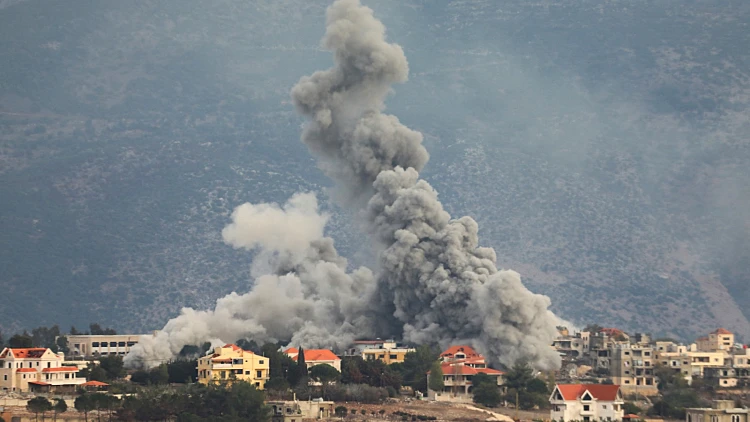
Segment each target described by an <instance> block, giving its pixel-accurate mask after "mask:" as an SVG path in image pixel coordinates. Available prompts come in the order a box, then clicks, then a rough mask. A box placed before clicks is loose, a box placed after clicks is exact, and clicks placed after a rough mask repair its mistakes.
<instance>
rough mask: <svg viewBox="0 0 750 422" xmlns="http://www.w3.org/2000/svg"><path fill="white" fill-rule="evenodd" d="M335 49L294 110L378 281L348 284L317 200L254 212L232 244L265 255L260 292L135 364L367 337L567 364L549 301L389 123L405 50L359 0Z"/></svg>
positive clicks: (301, 198)
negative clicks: (456, 213)
mask: <svg viewBox="0 0 750 422" xmlns="http://www.w3.org/2000/svg"><path fill="white" fill-rule="evenodd" d="M323 45H324V47H325V48H327V49H329V50H331V51H333V52H334V62H335V65H334V67H333V68H331V69H328V70H325V71H320V72H316V73H314V74H313V75H312V76H309V77H303V78H302V79H301V80H300V81H299V83H298V84H297V85H296V86H295V87H294V88H293V89H292V98H293V100H294V103H295V105H296V107H297V109H298V110H299V111H300V112H301V113H302V114H303V115H305V116H307V117H309V118H310V122H309V123H308V125H307V126H306V128H305V130H304V133H303V135H302V140H303V142H304V143H305V144H306V145H307V146H308V148H309V149H310V151H311V152H312V153H313V154H314V155H315V156H316V158H317V159H318V162H319V165H320V167H321V169H322V170H323V171H324V172H325V173H326V174H327V175H328V176H329V177H331V178H332V179H333V180H334V181H335V182H336V187H337V189H336V191H335V196H336V199H338V200H339V202H340V203H341V204H342V205H344V206H346V207H350V208H352V209H353V210H354V212H355V214H356V215H357V216H358V217H359V218H360V219H361V220H362V222H363V225H364V227H365V229H366V230H367V231H368V232H369V233H368V234H370V235H371V237H372V239H373V247H374V248H375V252H377V254H378V256H379V264H380V265H379V268H378V269H377V271H376V273H377V275H376V276H373V274H372V272H370V271H369V270H367V269H364V268H360V269H358V270H356V271H354V272H352V273H347V272H346V261H345V260H344V259H343V258H341V257H339V256H338V254H337V253H336V251H335V249H334V248H333V242H332V240H331V239H329V238H325V237H323V226H324V225H325V222H326V216H323V215H320V214H319V213H318V211H317V204H316V203H315V202H314V197H312V196H310V195H309V194H308V195H297V196H295V197H293V198H292V199H291V200H290V202H289V203H288V204H287V205H286V206H285V207H284V208H283V209H281V208H279V207H277V206H273V205H267V204H263V205H255V206H254V205H250V204H245V205H243V206H241V207H239V208H237V210H235V213H234V215H233V224H231V225H230V226H228V227H227V228H226V229H225V230H224V232H223V235H224V239H225V241H227V242H228V243H230V244H232V245H234V246H235V247H244V248H248V249H254V248H255V249H258V250H259V251H260V252H259V253H258V255H257V256H256V259H255V262H254V264H253V268H254V276H256V277H257V278H256V282H255V285H254V286H253V288H252V290H251V291H250V292H249V293H247V294H245V295H241V296H240V295H237V294H232V295H229V296H227V297H225V298H223V299H220V300H219V301H217V306H216V309H215V310H214V311H210V312H196V311H193V310H191V309H185V310H183V312H182V314H181V315H180V316H178V317H177V318H175V319H173V320H171V321H169V323H168V324H167V325H166V326H165V327H164V329H163V330H162V331H161V332H159V334H158V335H157V336H156V337H155V338H154V339H153V340H152V341H148V342H142V343H141V344H140V345H139V346H137V348H136V349H135V350H134V351H132V352H131V354H130V355H128V358H127V359H128V362H127V363H128V364H129V365H131V366H136V365H139V364H140V365H145V366H151V365H154V364H156V363H158V361H159V360H160V359H165V358H169V357H171V356H173V355H174V354H176V353H177V352H179V350H180V349H181V348H182V347H183V346H184V345H186V344H199V343H202V342H205V341H210V340H215V341H219V340H221V341H234V340H235V339H237V338H242V337H249V338H253V339H255V340H256V341H257V342H263V341H267V340H271V341H273V340H278V339H289V338H291V339H292V344H295V345H301V346H304V347H318V346H319V347H340V346H343V345H345V344H346V343H348V342H349V341H351V340H352V339H353V337H354V336H355V335H356V336H368V335H378V336H381V337H382V336H396V337H401V338H403V339H404V340H405V341H408V342H413V343H438V344H439V345H440V346H443V347H445V346H447V345H449V344H451V343H458V342H461V343H469V344H472V345H474V346H475V347H477V348H478V349H479V350H480V351H481V352H483V353H485V354H486V355H487V356H488V358H489V359H490V360H491V361H493V362H500V363H505V364H511V363H513V362H515V361H516V360H518V359H525V360H528V361H529V362H530V363H532V364H533V365H534V366H536V367H537V368H539V369H550V368H555V367H557V366H559V363H560V359H559V356H558V355H557V354H556V353H555V351H554V350H553V349H552V348H551V347H550V344H551V342H552V340H553V338H554V336H555V334H556V330H555V317H554V315H552V313H551V312H550V311H548V307H549V304H550V302H549V299H548V298H547V297H546V296H541V295H536V294H533V293H531V292H530V291H528V290H527V289H526V288H525V287H524V286H523V285H522V284H521V280H520V277H519V275H518V274H517V273H516V272H513V271H498V269H497V268H496V266H495V261H496V257H495V251H494V250H493V249H491V248H482V247H479V239H478V226H477V223H476V222H475V221H474V220H473V219H472V218H470V217H462V218H459V219H455V220H454V219H451V217H450V215H449V214H448V213H447V212H446V211H445V210H443V207H442V205H441V203H440V201H438V198H437V192H435V190H434V189H433V188H432V187H431V186H430V185H429V184H428V183H427V182H426V181H424V180H421V179H420V178H419V171H420V170H421V169H422V168H423V167H424V165H425V164H426V163H427V160H428V157H429V156H428V154H427V151H426V150H425V149H424V147H423V146H422V135H421V134H420V133H419V132H416V131H413V130H411V129H409V128H407V127H406V126H404V125H402V124H401V123H400V122H399V120H398V119H397V118H396V117H394V116H390V115H386V114H383V113H382V111H383V109H384V100H385V97H386V96H387V95H388V93H389V92H390V89H391V85H392V84H394V83H399V82H404V81H406V79H407V76H408V64H407V61H406V57H405V56H404V52H403V50H402V49H401V48H400V47H399V46H398V45H395V44H389V43H387V42H386V41H385V28H384V26H383V25H382V23H381V22H379V21H378V20H377V19H375V18H374V17H373V15H372V10H370V9H369V8H366V7H363V6H361V5H360V4H359V1H358V0H338V1H336V2H335V3H334V4H333V5H332V6H331V7H330V8H329V9H328V15H327V30H326V35H325V37H324V39H323ZM261 228H262V229H261ZM260 274H265V275H260ZM150 362H155V363H150Z"/></svg>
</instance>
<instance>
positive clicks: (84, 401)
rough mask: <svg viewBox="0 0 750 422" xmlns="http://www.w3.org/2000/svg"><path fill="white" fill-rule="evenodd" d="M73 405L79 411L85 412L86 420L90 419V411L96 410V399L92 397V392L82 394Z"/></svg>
mask: <svg viewBox="0 0 750 422" xmlns="http://www.w3.org/2000/svg"><path fill="white" fill-rule="evenodd" d="M73 406H74V407H75V408H76V410H77V411H79V412H81V413H83V418H84V420H86V421H88V420H89V412H91V411H92V410H94V406H95V404H94V401H93V400H92V399H91V395H90V394H81V395H80V396H78V397H76V401H75V402H74V403H73Z"/></svg>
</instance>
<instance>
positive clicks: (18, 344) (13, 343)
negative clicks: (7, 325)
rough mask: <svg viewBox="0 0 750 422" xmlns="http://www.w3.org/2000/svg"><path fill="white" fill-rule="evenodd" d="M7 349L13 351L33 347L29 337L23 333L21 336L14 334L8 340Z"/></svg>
mask: <svg viewBox="0 0 750 422" xmlns="http://www.w3.org/2000/svg"><path fill="white" fill-rule="evenodd" d="M8 347H10V348H13V349H26V348H29V347H34V343H33V341H32V339H31V336H30V335H29V334H28V333H27V332H26V331H24V332H23V334H15V335H13V337H11V338H10V339H9V340H8Z"/></svg>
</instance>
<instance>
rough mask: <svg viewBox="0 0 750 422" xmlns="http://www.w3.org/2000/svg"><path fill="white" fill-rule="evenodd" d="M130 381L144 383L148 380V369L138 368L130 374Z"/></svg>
mask: <svg viewBox="0 0 750 422" xmlns="http://www.w3.org/2000/svg"><path fill="white" fill-rule="evenodd" d="M130 382H132V383H135V384H141V385H146V384H148V382H149V376H148V371H144V370H142V369H139V370H137V371H135V372H133V373H132V374H131V375H130Z"/></svg>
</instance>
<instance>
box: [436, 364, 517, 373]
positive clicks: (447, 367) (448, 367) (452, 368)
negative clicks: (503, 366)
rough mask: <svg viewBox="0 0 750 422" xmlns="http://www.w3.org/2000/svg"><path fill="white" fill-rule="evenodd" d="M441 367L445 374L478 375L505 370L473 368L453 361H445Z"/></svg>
mask: <svg viewBox="0 0 750 422" xmlns="http://www.w3.org/2000/svg"><path fill="white" fill-rule="evenodd" d="M440 369H442V370H443V375H476V374H487V375H497V376H500V375H503V374H504V373H505V372H503V371H498V370H497V369H492V368H472V367H471V366H466V365H452V364H451V363H443V364H441V365H440ZM428 374H429V372H428Z"/></svg>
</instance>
